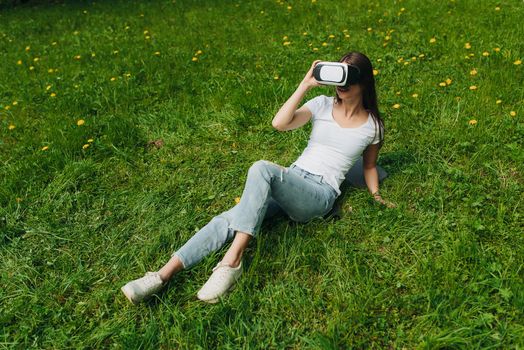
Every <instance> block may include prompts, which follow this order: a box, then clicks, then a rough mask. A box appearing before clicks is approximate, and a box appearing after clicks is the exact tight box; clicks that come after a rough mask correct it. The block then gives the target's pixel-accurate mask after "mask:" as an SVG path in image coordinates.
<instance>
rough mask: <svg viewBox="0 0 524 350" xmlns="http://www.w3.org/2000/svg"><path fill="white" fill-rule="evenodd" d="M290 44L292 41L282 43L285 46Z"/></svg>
mask: <svg viewBox="0 0 524 350" xmlns="http://www.w3.org/2000/svg"><path fill="white" fill-rule="evenodd" d="M289 44H291V41H284V42H283V43H282V45H284V46H288V45H289Z"/></svg>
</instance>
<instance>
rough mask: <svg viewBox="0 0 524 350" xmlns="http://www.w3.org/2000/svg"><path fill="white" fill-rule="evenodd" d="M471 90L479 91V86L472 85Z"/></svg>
mask: <svg viewBox="0 0 524 350" xmlns="http://www.w3.org/2000/svg"><path fill="white" fill-rule="evenodd" d="M469 89H470V90H477V86H476V85H471V86H470V87H469Z"/></svg>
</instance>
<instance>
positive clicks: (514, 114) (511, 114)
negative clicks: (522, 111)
mask: <svg viewBox="0 0 524 350" xmlns="http://www.w3.org/2000/svg"><path fill="white" fill-rule="evenodd" d="M509 115H510V116H512V117H515V116H517V112H515V111H511V112H509Z"/></svg>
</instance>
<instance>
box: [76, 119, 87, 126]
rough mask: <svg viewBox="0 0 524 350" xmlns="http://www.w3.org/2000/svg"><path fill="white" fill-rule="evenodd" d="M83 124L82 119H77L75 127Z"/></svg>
mask: <svg viewBox="0 0 524 350" xmlns="http://www.w3.org/2000/svg"><path fill="white" fill-rule="evenodd" d="M84 124H85V120H84V119H78V120H77V121H76V125H78V126H81V125H84Z"/></svg>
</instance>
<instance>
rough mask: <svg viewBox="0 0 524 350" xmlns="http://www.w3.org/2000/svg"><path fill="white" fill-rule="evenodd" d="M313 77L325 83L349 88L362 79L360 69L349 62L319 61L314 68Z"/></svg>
mask: <svg viewBox="0 0 524 350" xmlns="http://www.w3.org/2000/svg"><path fill="white" fill-rule="evenodd" d="M313 77H314V78H315V80H316V81H318V82H319V83H320V84H323V85H335V86H342V87H345V88H347V87H349V86H350V85H354V84H357V83H358V82H359V81H360V69H359V68H358V67H357V66H354V65H351V64H347V63H340V62H318V63H317V64H316V65H315V68H313Z"/></svg>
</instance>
